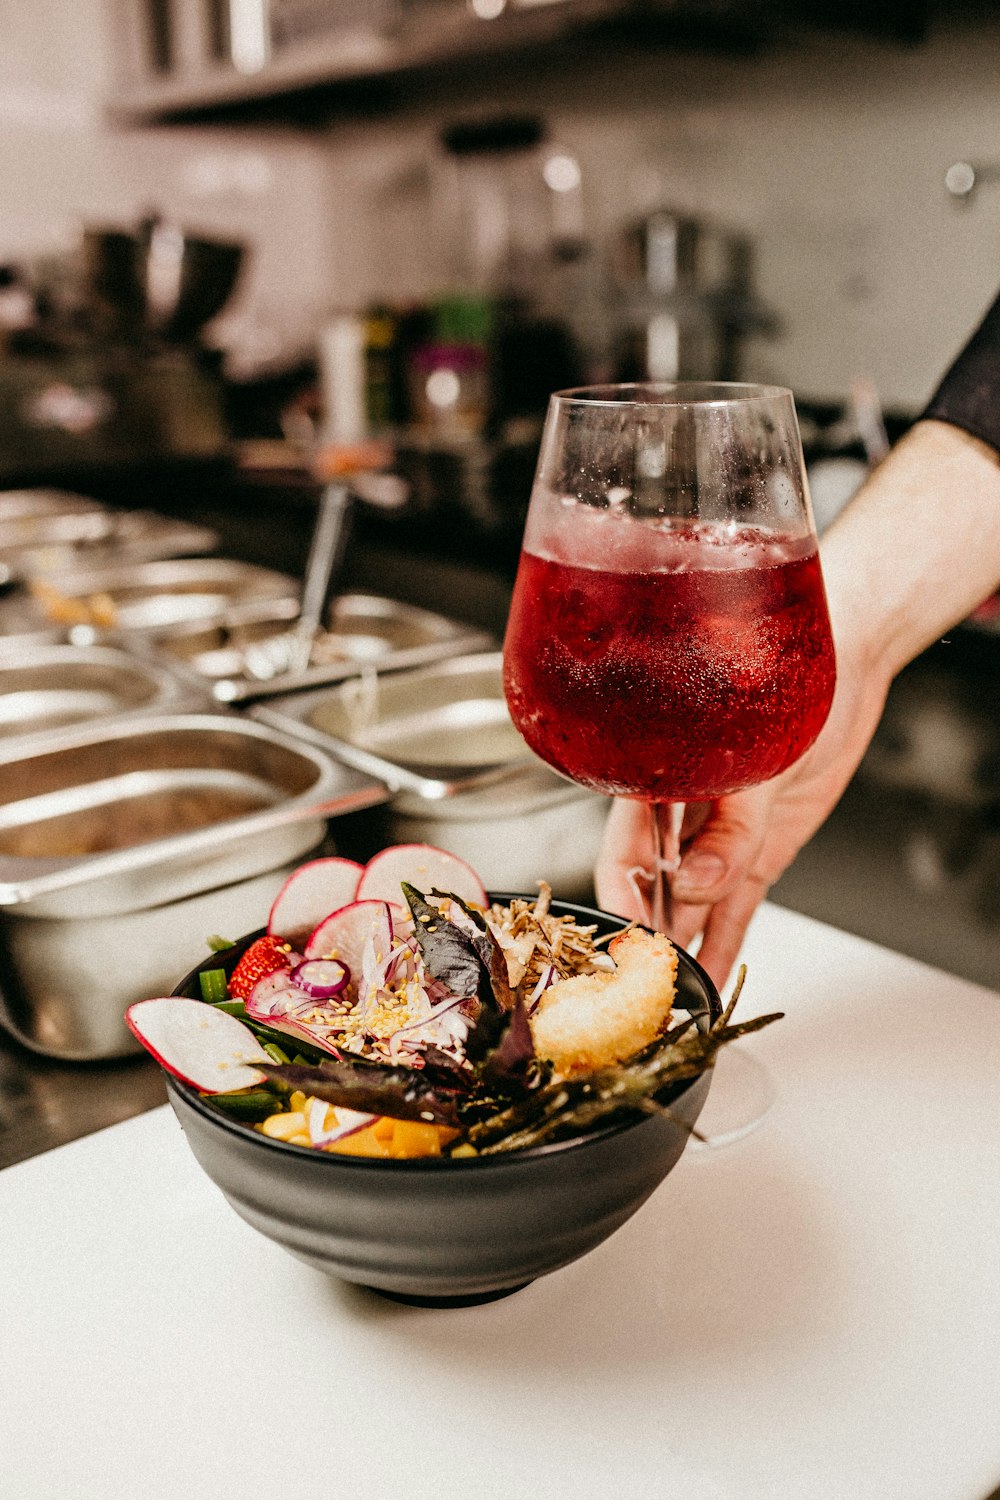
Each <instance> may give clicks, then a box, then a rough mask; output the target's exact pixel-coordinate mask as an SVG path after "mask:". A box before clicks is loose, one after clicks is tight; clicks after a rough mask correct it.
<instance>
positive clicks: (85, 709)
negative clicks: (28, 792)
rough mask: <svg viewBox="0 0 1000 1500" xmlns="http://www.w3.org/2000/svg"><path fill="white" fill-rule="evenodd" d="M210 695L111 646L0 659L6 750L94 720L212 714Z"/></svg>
mask: <svg viewBox="0 0 1000 1500" xmlns="http://www.w3.org/2000/svg"><path fill="white" fill-rule="evenodd" d="M210 707H211V697H210V694H209V692H208V690H207V688H206V687H205V686H204V685H203V684H201V685H199V684H192V683H190V682H188V681H187V680H186V679H183V678H181V677H180V676H179V675H178V674H177V673H174V672H171V671H170V670H169V669H168V667H166V666H164V665H161V664H160V663H158V662H155V661H140V660H138V659H137V658H136V657H135V656H134V655H131V654H130V653H128V652H126V651H122V650H120V649H118V648H116V647H112V646H89V647H88V646H70V645H48V644H45V645H30V644H29V645H21V644H17V643H13V644H11V643H8V644H6V645H5V646H4V649H3V653H2V659H0V744H2V743H4V742H5V741H9V740H14V739H16V740H17V742H18V744H19V745H20V746H21V747H22V748H23V746H24V745H25V743H26V742H27V743H30V742H31V741H32V740H33V739H34V738H36V737H39V736H45V735H49V734H51V733H52V732H53V731H55V730H58V729H65V728H67V727H68V726H70V725H76V724H80V723H84V722H87V721H89V720H94V719H100V720H101V721H102V723H106V722H109V721H112V720H115V719H119V718H123V717H125V716H127V715H134V714H142V713H146V714H150V713H170V712H173V713H176V712H179V711H181V710H195V709H199V710H201V709H207V708H210Z"/></svg>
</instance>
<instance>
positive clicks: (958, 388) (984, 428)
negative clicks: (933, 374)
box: [921, 297, 1000, 451]
mask: <svg viewBox="0 0 1000 1500" xmlns="http://www.w3.org/2000/svg"><path fill="white" fill-rule="evenodd" d="M921 416H922V417H933V418H934V420H935V421H938V422H950V423H951V424H952V426H953V427H962V428H964V430H965V431H966V432H971V434H972V436H973V437H977V438H981V439H982V441H983V442H984V443H989V445H990V447H991V448H996V449H997V450H998V451H1000V297H998V298H997V300H996V301H995V302H994V304H993V306H992V307H991V308H990V310H989V312H988V313H987V314H986V316H985V318H984V319H983V321H982V322H981V323H980V325H979V327H978V328H977V329H976V331H975V333H974V334H973V335H972V337H971V338H970V339H969V342H968V343H967V344H966V346H965V348H964V349H963V350H962V352H961V354H960V355H959V356H958V358H957V359H956V360H955V363H954V364H953V365H952V366H951V369H950V370H949V371H948V373H947V374H946V375H945V377H944V379H943V380H942V381H941V384H940V385H939V386H938V388H937V390H936V391H935V392H934V395H933V396H932V397H931V399H930V401H929V402H928V404H927V406H926V407H925V409H924V410H923V412H921Z"/></svg>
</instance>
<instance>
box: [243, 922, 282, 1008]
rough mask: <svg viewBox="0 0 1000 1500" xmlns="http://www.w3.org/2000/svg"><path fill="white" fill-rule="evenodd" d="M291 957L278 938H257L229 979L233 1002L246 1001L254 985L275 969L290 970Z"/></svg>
mask: <svg viewBox="0 0 1000 1500" xmlns="http://www.w3.org/2000/svg"><path fill="white" fill-rule="evenodd" d="M291 964H292V956H291V954H290V953H289V951H288V946H287V944H285V943H283V942H282V941H281V940H280V938H275V937H270V936H268V937H259V938H257V939H256V941H255V942H252V943H251V944H250V946H249V948H248V949H247V951H246V952H245V953H244V955H243V957H242V958H241V959H240V961H239V963H238V964H237V965H236V968H235V969H234V970H233V972H232V974H231V975H230V977H229V993H230V995H231V996H232V998H233V999H234V1000H248V999H249V998H250V993H251V991H252V990H253V987H254V985H255V984H259V982H260V981H261V980H262V979H265V978H266V977H267V975H268V974H273V973H274V971H275V970H276V969H288V968H291Z"/></svg>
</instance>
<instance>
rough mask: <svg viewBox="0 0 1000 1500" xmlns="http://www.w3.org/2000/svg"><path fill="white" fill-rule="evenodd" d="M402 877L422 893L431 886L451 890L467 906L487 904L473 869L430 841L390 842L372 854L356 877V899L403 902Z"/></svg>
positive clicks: (482, 888)
mask: <svg viewBox="0 0 1000 1500" xmlns="http://www.w3.org/2000/svg"><path fill="white" fill-rule="evenodd" d="M404 880H405V881H406V882H407V883H408V884H409V885H414V886H416V888H417V890H418V891H422V892H423V894H424V895H426V894H427V893H428V891H431V890H437V891H451V892H453V893H454V894H455V895H456V896H460V897H461V898H462V900H463V901H467V902H468V903H469V905H470V906H482V907H486V906H488V905H489V901H488V899H487V896H486V890H485V888H484V886H483V882H482V881H481V880H480V878H479V876H478V875H477V874H476V872H475V870H473V869H472V868H471V866H469V865H467V864H466V863H465V860H464V859H459V857H458V855H457V854H449V852H448V850H447V849H435V848H434V846H433V844H393V845H392V847H391V848H389V849H383V850H382V851H381V852H380V853H379V854H376V855H374V857H373V858H372V859H370V860H369V861H368V863H367V864H366V865H365V869H364V874H363V875H362V876H361V879H360V880H359V881H358V889H357V892H356V894H355V900H356V901H369V900H372V899H374V900H378V901H392V902H398V903H402V901H403V893H402V891H401V890H400V882H401V881H404Z"/></svg>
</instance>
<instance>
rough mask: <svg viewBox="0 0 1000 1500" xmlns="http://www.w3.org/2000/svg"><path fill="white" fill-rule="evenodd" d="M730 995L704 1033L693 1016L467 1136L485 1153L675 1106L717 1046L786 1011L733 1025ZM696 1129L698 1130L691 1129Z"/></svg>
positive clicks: (539, 1092) (527, 1097)
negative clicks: (617, 1060)
mask: <svg viewBox="0 0 1000 1500" xmlns="http://www.w3.org/2000/svg"><path fill="white" fill-rule="evenodd" d="M733 1004H735V996H734V998H733V1001H732V1002H731V1003H730V1005H729V1006H728V1007H727V1009H726V1011H725V1013H724V1014H723V1015H722V1016H721V1017H720V1018H719V1020H718V1021H717V1022H716V1023H715V1024H714V1025H713V1026H711V1027H710V1028H709V1029H708V1030H707V1031H699V1030H698V1029H697V1028H696V1027H695V1025H694V1023H693V1022H692V1021H684V1022H681V1023H680V1024H679V1025H677V1026H674V1027H671V1029H670V1030H669V1031H667V1032H666V1033H665V1034H664V1035H663V1036H662V1037H660V1038H659V1039H658V1041H656V1042H654V1043H652V1044H651V1045H650V1046H648V1047H645V1048H643V1050H642V1051H641V1052H638V1053H636V1054H635V1056H634V1057H631V1058H628V1059H626V1061H624V1062H622V1063H618V1064H617V1065H616V1066H614V1067H609V1068H600V1069H597V1070H595V1071H594V1072H592V1073H584V1074H580V1075H579V1076H577V1077H573V1078H569V1079H562V1080H558V1081H557V1082H554V1083H549V1084H547V1085H545V1086H543V1087H541V1088H538V1089H536V1090H534V1092H532V1093H526V1094H524V1095H523V1096H522V1097H521V1098H520V1099H518V1100H516V1101H515V1102H514V1103H512V1104H511V1105H509V1106H508V1107H507V1108H506V1109H501V1110H499V1111H497V1113H496V1114H494V1115H492V1116H490V1117H488V1118H486V1119H483V1120H479V1121H477V1122H474V1123H473V1124H471V1125H470V1126H469V1127H468V1130H467V1132H466V1138H467V1140H468V1141H469V1143H470V1144H471V1145H473V1146H475V1147H476V1149H477V1150H478V1151H479V1152H480V1154H481V1155H487V1154H491V1153H494V1152H500V1151H518V1150H523V1149H524V1148H525V1147H526V1146H540V1145H543V1144H545V1143H546V1142H547V1141H553V1140H563V1139H565V1138H566V1137H568V1136H573V1135H581V1134H583V1133H584V1132H586V1131H587V1130H590V1129H592V1128H593V1127H594V1126H595V1125H610V1124H612V1123H614V1122H615V1121H616V1120H620V1119H624V1118H626V1117H627V1116H629V1115H636V1114H655V1113H657V1112H659V1111H661V1110H665V1111H666V1112H667V1113H669V1112H670V1102H671V1099H672V1098H673V1097H676V1089H677V1086H678V1085H680V1084H682V1083H685V1082H687V1081H689V1080H691V1079H693V1078H697V1077H698V1076H699V1074H701V1073H703V1072H704V1071H705V1070H706V1068H709V1067H710V1066H711V1065H712V1063H713V1062H714V1061H715V1057H716V1054H717V1053H718V1051H719V1048H720V1047H723V1046H726V1045H727V1044H728V1043H729V1042H731V1041H734V1040H735V1039H736V1038H737V1037H739V1036H746V1035H748V1034H749V1033H750V1032H752V1031H759V1030H761V1028H762V1027H764V1026H769V1025H770V1024H771V1023H772V1022H773V1021H777V1020H780V1019H781V1012H774V1013H773V1014H770V1015H765V1016H756V1017H755V1018H754V1019H753V1020H751V1021H742V1022H739V1023H738V1024H736V1025H733V1024H731V1022H730V1020H729V1018H730V1017H731V1015H732V1008H733ZM694 1134H695V1135H697V1131H695V1132H694Z"/></svg>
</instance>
